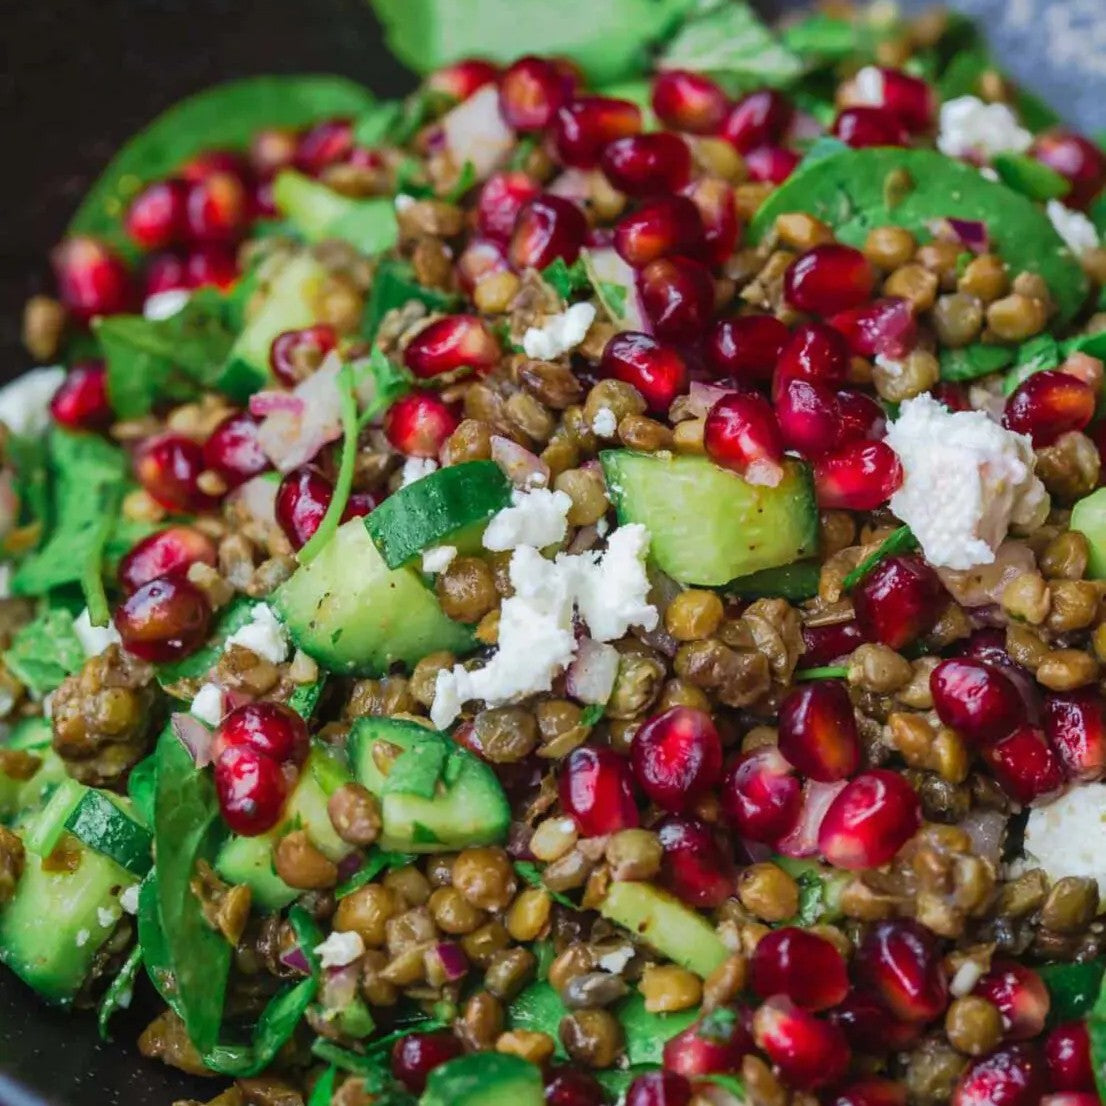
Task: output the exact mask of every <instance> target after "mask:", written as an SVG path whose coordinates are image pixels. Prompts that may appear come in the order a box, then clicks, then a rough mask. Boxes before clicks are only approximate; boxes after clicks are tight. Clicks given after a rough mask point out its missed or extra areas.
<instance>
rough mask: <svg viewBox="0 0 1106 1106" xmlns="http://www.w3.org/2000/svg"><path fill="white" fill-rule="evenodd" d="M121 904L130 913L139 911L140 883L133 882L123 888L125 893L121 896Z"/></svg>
mask: <svg viewBox="0 0 1106 1106" xmlns="http://www.w3.org/2000/svg"><path fill="white" fill-rule="evenodd" d="M119 905H120V906H121V907H122V908H123V909H124V910H125V911H126V912H127V913H128V914H137V913H138V884H137V883H132V884H131V885H130V887H127V888H125V889H124V890H123V893H122V894H121V895H120V896H119Z"/></svg>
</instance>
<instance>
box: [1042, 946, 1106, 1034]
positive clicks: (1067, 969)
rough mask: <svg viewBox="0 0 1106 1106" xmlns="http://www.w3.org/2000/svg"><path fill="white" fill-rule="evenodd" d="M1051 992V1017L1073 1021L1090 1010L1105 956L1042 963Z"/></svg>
mask: <svg viewBox="0 0 1106 1106" xmlns="http://www.w3.org/2000/svg"><path fill="white" fill-rule="evenodd" d="M1037 971H1038V973H1039V974H1040V976H1041V979H1043V980H1044V983H1045V986H1046V987H1047V988H1048V993H1049V998H1050V1002H1049V1009H1048V1020H1049V1024H1050V1025H1055V1024H1056V1023H1057V1022H1067V1021H1073V1020H1074V1019H1075V1018H1082V1017H1084V1016H1086V1014H1087V1013H1089V1012H1090V1010H1091V1008H1092V1007H1093V1006H1094V1002H1095V998H1096V996H1097V995H1098V991H1099V987H1100V986H1101V984H1102V979H1103V973H1104V972H1106V960H1104V959H1098V960H1088V961H1086V962H1085V963H1081V964H1042V965H1041V966H1040V967H1039V968H1038V969H1037Z"/></svg>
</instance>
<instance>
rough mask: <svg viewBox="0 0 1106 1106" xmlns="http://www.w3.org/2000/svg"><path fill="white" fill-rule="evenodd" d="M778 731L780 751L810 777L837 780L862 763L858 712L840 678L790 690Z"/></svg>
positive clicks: (807, 684)
mask: <svg viewBox="0 0 1106 1106" xmlns="http://www.w3.org/2000/svg"><path fill="white" fill-rule="evenodd" d="M779 734H780V736H779V750H780V752H781V753H783V755H784V756H785V757H786V758H787V760H788V761H790V762H791V763H792V764H793V765H794V766H795V767H796V768H797V769H798V770H799V772H801V773H802V774H803V775H804V776H808V777H809V778H810V779H813V780H818V781H819V782H821V783H834V782H836V781H837V780H844V779H848V777H849V776H851V775H852V774H853V773H854V772H855V771H856V770H857V769H858V768H859V767H860V737H859V735H858V733H857V729H856V715H855V714H854V713H853V704H852V700H850V699H849V693H848V691H847V690H846V688H845V685H844V684H843V683H842V682H841V681H840V680H812V681H811V682H810V683H806V684H803V685H801V686H800V687H797V688H795V689H794V690H793V691H790V692H788V694H787V696H786V697H785V698H784V700H783V702H782V703H781V704H780V709H779Z"/></svg>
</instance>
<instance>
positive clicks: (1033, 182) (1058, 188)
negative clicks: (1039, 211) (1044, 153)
mask: <svg viewBox="0 0 1106 1106" xmlns="http://www.w3.org/2000/svg"><path fill="white" fill-rule="evenodd" d="M991 167H992V168H993V169H994V171H995V172H996V173H998V175H999V179H1000V180H1001V181H1002V183H1003V184H1005V185H1006V186H1007V187H1008V188H1012V189H1013V190H1014V191H1015V192H1020V193H1021V194H1022V195H1023V196H1028V197H1029V198H1030V199H1031V200H1037V201H1038V202H1040V203H1044V202H1045V201H1046V200H1062V199H1063V198H1064V197H1065V196H1066V195H1067V194H1068V193H1069V192H1070V191H1071V182H1070V181H1069V180H1068V179H1067V177H1062V176H1061V175H1060V174H1059V173H1057V172H1056V170H1055V169H1050V168H1049V167H1048V166H1047V165H1045V164H1044V162H1041V161H1038V160H1037V159H1036V158H1035V157H1030V156H1029V155H1028V154H1011V153H998V154H995V156H994V157H993V158H992V159H991Z"/></svg>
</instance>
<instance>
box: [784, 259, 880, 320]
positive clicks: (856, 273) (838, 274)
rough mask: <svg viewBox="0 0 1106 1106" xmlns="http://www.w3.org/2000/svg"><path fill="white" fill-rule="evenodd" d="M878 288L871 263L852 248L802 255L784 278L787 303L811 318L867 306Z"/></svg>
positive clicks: (793, 263) (788, 268) (791, 265)
mask: <svg viewBox="0 0 1106 1106" xmlns="http://www.w3.org/2000/svg"><path fill="white" fill-rule="evenodd" d="M874 285H875V271H874V270H873V269H872V266H871V263H870V262H869V261H868V259H867V258H866V257H865V256H864V254H862V253H861V252H860V250H855V249H853V247H852V246H842V245H839V244H837V243H829V244H826V245H821V246H815V247H814V248H813V249H809V250H807V251H806V253H803V254H800V255H799V256H798V257H797V258H796V259H795V260H794V261H793V262H792V263H791V264H790V265H789V266H788V267H787V271H786V272H785V273H784V277H783V291H784V296H785V297H786V298H787V302H788V303H790V304H791V306H792V307H794V308H796V309H798V310H799V311H805V312H807V313H809V314H811V315H832V314H834V313H836V312H839V311H848V310H850V309H852V308H855V307H859V306H860V305H861V304H864V303H867V301H868V300H869V299H870V298H871V295H872V288H873V286H874Z"/></svg>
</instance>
